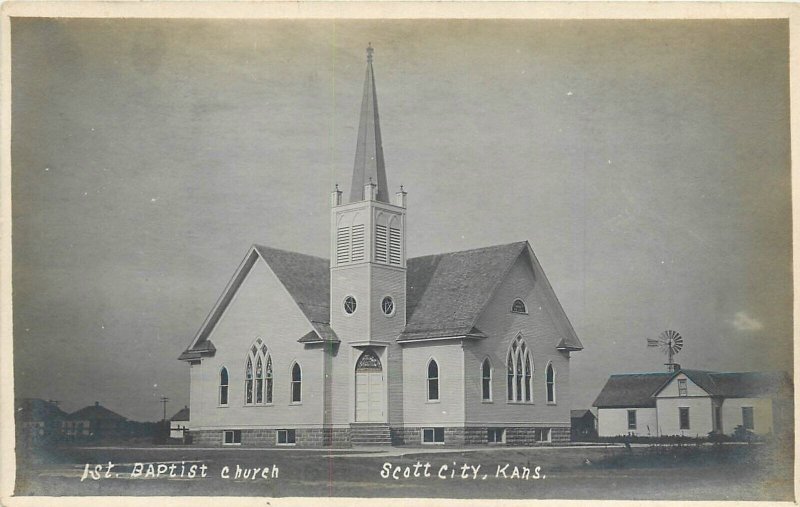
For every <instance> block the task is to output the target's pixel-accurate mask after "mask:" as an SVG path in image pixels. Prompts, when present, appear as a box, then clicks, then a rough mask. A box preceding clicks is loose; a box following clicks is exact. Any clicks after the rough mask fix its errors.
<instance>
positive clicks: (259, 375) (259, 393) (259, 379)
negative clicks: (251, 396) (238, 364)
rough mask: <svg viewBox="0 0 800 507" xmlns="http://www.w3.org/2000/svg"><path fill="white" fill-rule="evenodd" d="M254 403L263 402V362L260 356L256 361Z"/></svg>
mask: <svg viewBox="0 0 800 507" xmlns="http://www.w3.org/2000/svg"><path fill="white" fill-rule="evenodd" d="M256 403H264V364H263V363H262V362H261V358H260V357H259V358H258V362H257V363H256Z"/></svg>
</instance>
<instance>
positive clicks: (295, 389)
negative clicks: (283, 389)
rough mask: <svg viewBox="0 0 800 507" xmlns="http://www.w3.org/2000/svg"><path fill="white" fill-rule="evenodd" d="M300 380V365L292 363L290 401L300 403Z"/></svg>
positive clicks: (301, 377) (301, 376)
mask: <svg viewBox="0 0 800 507" xmlns="http://www.w3.org/2000/svg"><path fill="white" fill-rule="evenodd" d="M302 381H303V375H302V372H301V371H300V365H299V364H297V363H294V366H292V403H300V402H301V401H302Z"/></svg>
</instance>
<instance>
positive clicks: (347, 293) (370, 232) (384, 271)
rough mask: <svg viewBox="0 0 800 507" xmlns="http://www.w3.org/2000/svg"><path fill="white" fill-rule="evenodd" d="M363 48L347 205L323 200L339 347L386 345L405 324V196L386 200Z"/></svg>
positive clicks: (337, 195) (338, 199)
mask: <svg viewBox="0 0 800 507" xmlns="http://www.w3.org/2000/svg"><path fill="white" fill-rule="evenodd" d="M373 52H374V50H373V48H372V46H371V45H370V46H369V47H368V48H367V72H366V78H365V80H364V94H363V98H362V101H361V116H360V119H359V126H358V139H357V143H356V156H355V164H354V166H353V178H352V182H351V186H350V200H349V202H346V203H345V202H343V200H342V191H341V190H339V186H338V185H337V186H336V188H335V189H334V191H333V192H332V193H331V301H330V309H331V310H330V311H331V315H330V323H331V326H332V327H333V329H334V330H336V334H337V335H338V336H339V338H340V339H341V340H342V341H343V342H345V343H348V342H349V343H351V344H359V345H370V344H373V343H374V344H376V345H379V344H383V343H388V342H389V341H393V340H394V339H395V338H397V336H398V335H399V334H400V332H401V331H402V330H403V328H404V327H405V324H406V244H405V232H406V192H405V191H404V190H403V187H402V186H401V187H400V190H399V191H398V192H396V193H395V195H394V199H392V200H391V202H390V199H389V189H388V185H387V181H386V168H385V164H384V159H383V146H382V144H381V128H380V122H379V120H378V98H377V94H376V91H375V76H374V73H373V69H372V56H373Z"/></svg>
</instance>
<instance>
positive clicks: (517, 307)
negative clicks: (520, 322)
mask: <svg viewBox="0 0 800 507" xmlns="http://www.w3.org/2000/svg"><path fill="white" fill-rule="evenodd" d="M511 312H512V313H528V309H527V308H526V307H525V301H523V300H521V299H515V300H514V303H513V304H512V305H511Z"/></svg>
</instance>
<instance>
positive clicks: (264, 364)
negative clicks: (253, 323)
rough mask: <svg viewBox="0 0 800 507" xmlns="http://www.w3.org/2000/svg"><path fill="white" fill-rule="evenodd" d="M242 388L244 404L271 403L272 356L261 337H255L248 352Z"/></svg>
mask: <svg viewBox="0 0 800 507" xmlns="http://www.w3.org/2000/svg"><path fill="white" fill-rule="evenodd" d="M254 365H255V367H254ZM244 389H245V396H244V399H245V405H253V404H255V405H262V404H264V403H272V357H270V354H269V349H268V348H267V344H266V343H264V342H263V341H262V340H261V338H256V341H255V342H254V343H253V345H252V346H251V347H250V351H249V352H248V355H247V365H246V366H245V383H244Z"/></svg>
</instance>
